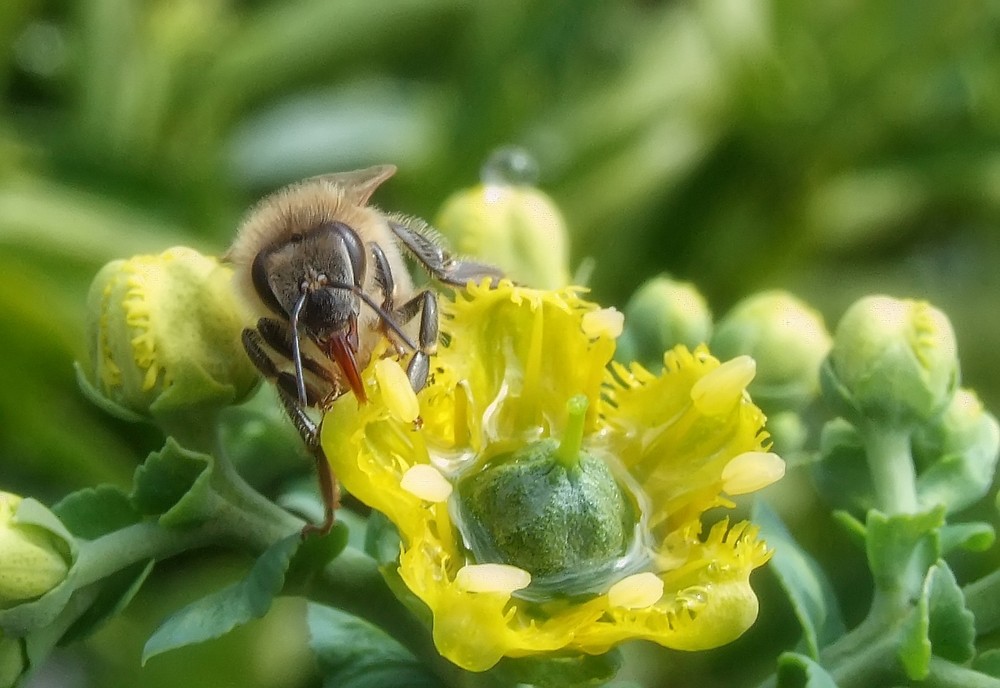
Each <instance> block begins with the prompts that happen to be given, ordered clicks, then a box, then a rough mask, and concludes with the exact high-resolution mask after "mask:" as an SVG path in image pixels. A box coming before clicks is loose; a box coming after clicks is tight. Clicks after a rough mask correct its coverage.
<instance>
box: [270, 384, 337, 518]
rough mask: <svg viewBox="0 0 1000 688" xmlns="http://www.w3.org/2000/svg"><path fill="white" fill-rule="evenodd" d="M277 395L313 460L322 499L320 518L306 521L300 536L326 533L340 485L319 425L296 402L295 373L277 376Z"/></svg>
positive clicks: (334, 510)
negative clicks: (325, 450) (326, 450)
mask: <svg viewBox="0 0 1000 688" xmlns="http://www.w3.org/2000/svg"><path fill="white" fill-rule="evenodd" d="M277 381H278V385H277V387H278V397H279V398H280V399H281V404H282V406H284V407H285V412H286V413H287V414H288V417H289V418H291V419H292V423H293V424H294V425H295V429H296V430H298V431H299V436H301V437H302V440H303V441H304V442H305V443H306V447H307V448H308V449H309V453H310V454H312V456H313V459H314V460H315V462H316V473H317V475H318V476H319V492H320V496H321V497H322V499H323V521H322V522H321V523H320V524H318V525H317V524H314V523H307V524H306V525H305V527H304V528H302V537H306V536H307V535H310V534H311V533H317V534H319V535H326V534H327V533H329V532H330V529H331V528H333V523H334V520H335V514H336V510H337V507H338V506H339V503H340V485H339V484H338V483H337V479H336V478H335V477H334V475H333V471H332V470H331V469H330V462H329V461H328V460H327V458H326V452H324V451H323V445H322V444H321V443H320V441H319V427H318V426H317V425H316V423H314V422H313V420H312V418H310V417H309V416H307V415H306V412H305V411H304V410H303V409H302V407H301V406H300V405H299V398H298V392H297V388H296V386H295V376H294V375H291V374H290V373H280V374H279V375H278V380H277Z"/></svg>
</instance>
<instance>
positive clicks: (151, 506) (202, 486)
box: [131, 437, 214, 527]
mask: <svg viewBox="0 0 1000 688" xmlns="http://www.w3.org/2000/svg"><path fill="white" fill-rule="evenodd" d="M213 467H214V459H213V458H212V457H211V456H209V455H207V454H199V453H197V452H193V451H188V450H187V449H184V448H183V447H181V446H180V445H179V444H178V443H177V442H176V441H175V440H174V439H173V438H172V437H168V438H167V442H166V444H165V445H164V446H163V449H161V450H160V451H158V452H153V453H152V454H150V455H149V457H148V458H147V459H146V461H145V462H144V463H143V464H142V465H141V466H139V467H138V468H137V469H136V471H135V478H134V479H133V482H132V494H131V500H132V504H133V505H134V506H135V508H136V509H138V510H139V512H140V513H142V514H143V515H146V516H157V517H158V520H159V523H160V524H161V525H163V526H165V527H181V526H186V525H191V524H195V523H200V522H202V521H204V520H205V519H207V518H209V517H210V516H211V514H212V513H213V509H212V507H211V505H210V500H211V499H212V492H211V488H210V482H211V477H212V469H213Z"/></svg>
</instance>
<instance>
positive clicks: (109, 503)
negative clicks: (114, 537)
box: [52, 485, 142, 540]
mask: <svg viewBox="0 0 1000 688" xmlns="http://www.w3.org/2000/svg"><path fill="white" fill-rule="evenodd" d="M52 511H53V513H55V515H56V516H58V517H59V520H60V521H62V523H63V525H65V526H66V528H67V529H68V530H69V531H70V532H72V533H73V535H75V536H76V537H78V538H81V539H84V540H93V539H95V538H98V537H100V536H101V535H105V534H107V533H110V532H113V531H115V530H120V529H122V528H125V527H126V526H130V525H132V524H133V523H138V522H139V520H140V519H141V518H142V514H140V513H139V511H138V510H137V509H136V508H135V506H134V505H133V504H132V502H131V501H130V500H129V496H128V494H126V493H125V492H124V491H123V490H121V489H119V488H117V487H115V486H113V485H98V486H97V487H87V488H84V489H82V490H78V491H77V492H73V493H71V494H68V495H66V496H65V497H63V498H62V499H61V500H60V501H59V503H58V504H56V505H55V506H53V507H52Z"/></svg>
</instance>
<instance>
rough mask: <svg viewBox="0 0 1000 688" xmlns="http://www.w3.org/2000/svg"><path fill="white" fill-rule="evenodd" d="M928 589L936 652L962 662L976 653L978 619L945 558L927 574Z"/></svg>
mask: <svg viewBox="0 0 1000 688" xmlns="http://www.w3.org/2000/svg"><path fill="white" fill-rule="evenodd" d="M925 590H926V599H927V606H928V616H929V620H930V633H929V635H930V641H931V648H932V649H933V651H934V654H935V655H936V656H938V657H943V658H944V659H947V660H951V661H952V662H958V663H960V664H962V663H965V662H967V661H969V660H970V659H972V657H973V656H974V655H975V653H976V648H975V645H974V643H975V640H976V628H975V621H976V619H975V617H974V616H973V615H972V612H970V611H969V610H968V609H966V608H965V597H964V595H963V594H962V589H961V588H960V587H959V585H958V582H957V581H956V580H955V575H954V574H953V573H952V572H951V569H950V568H948V564H947V563H945V562H944V561H943V560H942V561H939V562H938V563H937V564H936V565H934V566H933V567H932V568H931V570H930V572H929V573H928V574H927V585H926V586H925Z"/></svg>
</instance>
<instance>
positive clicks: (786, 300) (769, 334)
mask: <svg viewBox="0 0 1000 688" xmlns="http://www.w3.org/2000/svg"><path fill="white" fill-rule="evenodd" d="M709 348H711V350H712V353H713V354H714V355H716V356H718V357H720V358H722V359H723V360H725V359H728V358H733V357H735V356H739V355H741V354H749V355H750V356H752V357H753V359H754V360H755V361H757V376H756V377H755V378H754V380H753V382H752V383H750V388H749V389H750V394H751V396H753V399H754V401H755V402H757V403H758V404H760V405H761V406H762V407H763V408H764V409H765V410H767V411H768V412H774V411H778V410H792V409H799V408H802V407H803V406H805V405H806V404H807V403H809V402H810V401H811V400H812V399H813V398H815V397H816V395H817V394H818V393H819V369H820V365H821V364H822V362H823V359H824V358H825V357H826V355H827V353H828V352H829V351H830V335H829V333H828V332H827V330H826V326H825V325H824V324H823V317H822V316H821V315H820V314H819V313H817V312H816V311H814V310H813V309H812V308H810V307H809V306H807V305H806V304H805V303H804V302H802V301H801V300H799V299H798V298H796V297H794V296H792V295H791V294H789V293H787V292H783V291H767V292H761V293H759V294H754V295H753V296H750V297H748V298H746V299H744V300H743V301H740V302H739V303H737V304H736V305H735V306H733V308H732V309H731V310H730V311H729V313H727V314H726V317H724V318H723V319H722V320H721V321H720V322H719V323H718V324H717V325H716V327H715V332H714V333H713V334H712V343H711V345H710V347H709Z"/></svg>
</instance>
